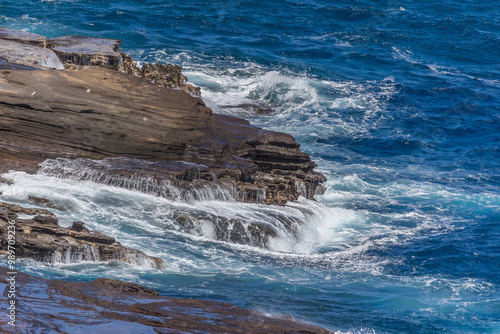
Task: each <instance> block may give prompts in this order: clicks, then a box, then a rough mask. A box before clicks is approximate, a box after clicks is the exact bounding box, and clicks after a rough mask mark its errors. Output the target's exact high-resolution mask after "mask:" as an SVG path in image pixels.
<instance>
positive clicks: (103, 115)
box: [0, 69, 325, 205]
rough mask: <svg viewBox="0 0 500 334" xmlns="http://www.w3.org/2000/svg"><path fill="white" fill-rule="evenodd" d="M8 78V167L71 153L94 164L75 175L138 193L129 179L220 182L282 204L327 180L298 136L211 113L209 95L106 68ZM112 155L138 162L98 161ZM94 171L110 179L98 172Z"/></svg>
mask: <svg viewBox="0 0 500 334" xmlns="http://www.w3.org/2000/svg"><path fill="white" fill-rule="evenodd" d="M0 82H1V83H2V91H0V106H1V110H0V131H1V132H2V137H1V138H0V148H1V150H0V161H2V159H3V161H4V163H5V166H11V165H16V164H17V165H18V166H19V167H18V168H21V169H22V170H26V171H30V170H33V169H34V168H33V165H36V164H38V163H40V162H42V161H44V160H46V159H55V158H58V157H65V158H69V159H72V160H71V161H70V162H69V164H71V163H74V164H76V165H78V164H80V166H81V163H82V162H84V163H86V164H88V165H89V168H90V169H92V168H93V169H94V171H91V172H90V173H88V174H81V173H80V174H78V175H77V174H75V177H77V179H78V178H80V179H92V177H94V179H92V180H94V181H96V182H103V183H107V182H109V180H112V181H113V180H114V181H113V182H116V184H115V185H117V186H121V184H120V182H121V181H120V180H119V179H120V178H122V179H125V181H124V182H121V183H123V185H125V187H128V188H130V189H136V190H140V189H138V188H137V185H133V186H130V182H128V181H127V179H129V180H130V179H133V178H134V177H138V176H139V177H144V180H145V181H147V182H149V181H148V180H151V179H153V182H156V184H157V185H158V184H160V183H162V182H164V181H168V182H172V183H174V185H176V186H179V187H184V188H186V189H188V188H193V187H194V188H196V187H198V186H199V187H201V188H203V187H205V186H207V185H216V186H217V187H220V188H222V189H227V190H228V191H230V192H231V193H234V194H236V195H235V198H236V199H237V200H240V201H247V202H258V203H261V202H262V203H266V204H279V205H283V204H285V203H286V202H287V201H290V200H296V199H297V198H298V196H299V195H303V196H305V197H307V198H313V196H314V194H315V193H316V192H317V190H321V187H320V184H321V183H322V182H324V181H325V178H324V176H323V175H321V174H319V173H316V172H314V171H313V169H314V167H315V166H316V165H315V163H314V162H312V161H311V160H310V157H309V155H308V154H305V153H303V152H301V151H300V145H299V144H298V143H297V142H296V141H295V140H294V138H293V137H292V136H290V135H286V134H283V133H277V132H272V131H266V130H262V129H258V128H256V127H253V126H251V125H250V124H249V123H248V122H247V121H245V120H242V119H237V118H234V117H229V116H222V115H217V114H213V113H212V111H211V110H210V109H209V108H207V107H206V106H205V104H204V103H203V101H202V100H201V99H199V98H195V97H192V96H190V95H188V94H186V93H185V92H182V91H177V90H172V89H166V88H162V87H158V86H155V85H152V84H150V83H149V82H147V81H146V80H144V79H141V78H137V77H131V76H129V75H126V74H122V73H118V72H116V71H112V70H106V69H92V70H85V71H12V70H9V71H0ZM33 92H35V94H33ZM112 157H128V158H134V159H136V160H126V159H125V160H123V159H122V160H96V159H104V158H112ZM82 158H84V159H86V160H82ZM75 159H76V160H75ZM91 159H93V161H95V163H89V161H90V160H91ZM99 161H102V163H103V165H102V166H101V167H99V163H100V162H99ZM134 161H136V162H134ZM137 161H139V162H137ZM148 161H149V162H148ZM174 162H175V163H174ZM61 163H65V164H68V160H66V161H63V162H61ZM189 164H191V165H189ZM52 165H53V166H52V167H51V168H52V169H51V170H52V171H51V173H53V174H55V175H53V176H58V173H57V172H55V171H54V170H55V169H57V163H52ZM23 166H24V167H23ZM180 166H182V167H180ZM1 167H2V166H1V165H0V171H1ZM49 169H50V168H49ZM96 169H97V172H98V171H99V169H102V170H103V171H104V173H105V174H106V175H107V176H108V177H103V178H99V177H98V173H97V174H96ZM96 175H97V177H96ZM113 175H115V176H117V178H115V179H113ZM59 176H63V175H62V174H61V173H59ZM127 185H129V186H127ZM153 185H154V184H153ZM139 188H140V187H139Z"/></svg>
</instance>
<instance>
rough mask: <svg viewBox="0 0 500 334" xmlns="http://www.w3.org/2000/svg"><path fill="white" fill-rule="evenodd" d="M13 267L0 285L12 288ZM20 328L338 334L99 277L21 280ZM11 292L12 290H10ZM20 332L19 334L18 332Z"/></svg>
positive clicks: (4, 326) (0, 325) (2, 273)
mask: <svg viewBox="0 0 500 334" xmlns="http://www.w3.org/2000/svg"><path fill="white" fill-rule="evenodd" d="M8 272H10V270H9V269H8V268H4V267H0V284H3V285H5V289H9V284H10V283H9V281H8V279H9V277H10V275H8V274H7V273H8ZM16 286H19V287H21V288H20V289H19V291H17V293H16V302H17V303H16V307H18V308H19V309H18V312H17V314H16V327H15V328H14V329H13V328H12V326H11V325H9V324H8V323H7V322H6V321H2V322H0V331H2V332H3V331H7V332H9V333H32V332H37V333H38V332H43V333H45V332H47V333H49V332H50V333H52V332H57V333H67V332H68V329H69V328H70V329H71V333H77V332H78V333H111V332H109V329H111V328H112V329H113V330H112V332H113V333H120V332H124V333H125V332H127V333H132V332H133V333H276V334H284V333H303V334H306V333H310V334H313V333H325V334H326V333H332V332H330V331H327V330H326V329H323V328H321V327H317V326H313V325H309V324H305V323H301V322H299V321H296V320H294V319H293V318H291V317H289V316H285V317H276V318H273V317H270V316H266V315H264V314H262V313H260V312H257V311H253V310H250V309H245V308H241V307H237V306H235V305H232V304H228V303H222V302H215V301H207V300H198V299H179V298H169V297H164V296H159V294H158V292H156V291H154V290H151V289H148V288H145V287H142V286H140V285H138V284H134V283H127V282H122V281H119V280H114V279H103V278H99V279H97V280H95V281H91V282H65V281H60V280H46V279H43V278H37V277H33V276H30V275H27V274H24V273H21V272H18V273H17V275H16ZM6 291H7V290H6ZM16 331H17V332H16Z"/></svg>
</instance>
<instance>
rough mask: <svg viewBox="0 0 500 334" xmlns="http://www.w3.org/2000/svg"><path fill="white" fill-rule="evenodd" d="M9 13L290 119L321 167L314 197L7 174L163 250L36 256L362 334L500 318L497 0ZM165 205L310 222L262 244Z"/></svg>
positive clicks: (495, 322)
mask: <svg viewBox="0 0 500 334" xmlns="http://www.w3.org/2000/svg"><path fill="white" fill-rule="evenodd" d="M0 25H1V26H6V27H11V28H17V29H22V30H28V31H31V32H35V33H40V34H43V35H45V36H48V37H55V36H61V35H69V34H80V35H90V36H100V37H109V38H118V39H121V40H122V42H123V43H122V50H123V51H125V52H128V53H130V54H131V55H132V57H133V58H134V59H135V60H136V61H139V63H140V64H141V63H144V62H161V63H166V62H172V63H176V64H180V65H182V66H183V67H184V70H185V73H186V75H187V76H188V79H189V80H190V82H191V83H193V84H195V85H198V86H201V87H202V96H203V98H204V99H205V101H206V103H207V104H208V105H209V106H210V107H212V109H214V111H216V112H220V113H225V114H232V115H236V116H240V117H244V118H246V119H248V120H249V121H250V122H251V123H252V124H255V125H257V126H260V127H264V128H267V129H272V130H277V131H282V132H287V133H290V134H292V135H294V136H295V137H296V138H297V141H298V142H300V143H301V144H302V149H303V150H304V151H306V152H308V153H310V154H311V156H312V158H313V160H314V161H316V162H317V163H318V165H319V170H320V171H322V172H323V173H324V174H325V175H326V176H327V177H328V182H327V184H326V185H327V189H328V190H327V192H326V194H325V195H323V196H320V197H318V198H317V199H318V202H319V203H310V202H307V201H301V202H300V203H295V204H292V205H291V206H289V207H286V208H273V209H269V208H264V207H262V206H258V205H246V204H236V203H223V202H203V203H194V204H193V203H191V204H185V203H171V202H168V203H167V201H164V200H162V199H155V198H152V197H150V196H147V195H143V194H139V193H133V192H128V191H124V190H118V189H114V188H111V187H105V186H95V185H92V186H90V187H89V186H88V184H87V183H84V182H83V183H79V182H74V181H64V180H59V181H57V182H56V181H53V180H49V179H48V177H46V176H41V175H40V176H28V175H25V174H23V173H10V174H9V175H4V177H10V178H12V179H14V180H15V181H16V183H15V184H14V186H11V187H8V189H7V188H6V189H2V190H3V192H4V194H3V195H2V196H0V199H3V200H10V201H13V202H19V203H23V201H24V202H26V199H27V196H28V195H31V194H36V195H37V196H40V195H41V194H42V195H44V197H49V198H51V199H52V200H54V201H56V202H57V201H60V202H64V203H66V204H67V205H68V207H69V208H71V209H70V210H69V211H65V212H61V213H60V215H62V216H63V217H65V219H66V220H67V222H68V224H69V223H70V221H71V220H72V219H73V220H74V219H75V218H78V219H79V220H84V221H89V222H90V226H92V227H93V228H96V229H99V230H101V231H102V232H105V233H108V234H111V235H114V236H116V237H117V238H118V240H121V241H123V243H124V244H126V245H130V246H135V247H137V246H138V245H139V246H140V247H142V248H143V250H144V251H146V252H148V253H152V254H157V255H159V256H161V257H162V258H164V259H165V260H166V261H167V262H168V269H167V270H166V271H163V272H153V271H148V270H144V269H137V268H136V269H134V270H132V269H130V268H128V267H122V266H116V265H93V264H89V263H86V264H79V265H52V266H50V265H40V264H34V263H32V262H23V264H22V265H23V266H24V267H23V268H24V269H25V270H26V271H28V272H31V273H33V274H36V275H41V276H44V277H52V278H55V277H57V278H66V279H73V280H88V279H92V278H95V277H97V276H106V277H116V278H122V279H128V280H131V281H136V282H139V283H141V284H144V285H148V286H150V287H153V288H155V289H158V290H159V291H161V292H162V294H165V295H171V296H181V297H197V298H208V299H215V300H223V301H228V302H231V303H235V304H237V305H241V306H244V307H250V308H254V309H258V310H261V311H263V312H266V313H270V314H291V315H293V316H294V317H296V318H298V319H301V320H304V321H308V322H311V323H316V324H320V325H322V326H325V327H327V328H329V329H332V330H342V331H351V332H352V333H500V273H499V269H498V268H500V267H499V263H500V224H499V223H500V107H499V106H500V66H499V59H500V6H499V5H498V3H496V2H495V1H479V0H475V1H470V0H460V1H458V0H435V1H425V0H424V1H396V0H381V1H375V0H358V1H354V0H352V1H346V0H342V1H321V0H303V1H300V2H298V1H276V0H267V1H252V2H248V1H231V0H229V1H206V2H203V1H190V0H188V1H159V0H157V1H154V0H145V1H116V0H106V1H104V0H87V1H84V0H53V1H50V0H41V1H40V0H36V1H35V0H16V1H5V0H2V1H0ZM242 104H254V105H265V106H270V107H272V108H273V110H274V112H273V113H272V114H270V115H266V116H257V115H254V114H252V112H250V111H248V110H245V109H242V108H239V107H237V106H240V105H242ZM68 194H69V195H68ZM297 207H310V208H312V211H313V213H312V214H310V215H304V214H303V212H304V210H300V208H299V209H298V208H297ZM169 210H170V211H171V210H184V211H186V212H192V211H203V212H205V213H207V212H208V213H211V214H213V215H216V214H220V215H226V216H235V215H236V216H237V215H242V219H248V220H252V219H254V220H255V219H256V220H259V219H261V220H267V219H269V220H271V219H276V221H277V222H278V224H279V221H280V219H281V218H280V217H285V216H287V217H288V216H289V217H298V218H297V219H301V220H303V221H304V222H305V223H304V225H305V227H304V229H303V230H300V231H299V232H300V233H299V237H297V238H292V237H289V236H282V237H281V239H280V240H277V241H276V244H275V245H274V246H273V247H271V248H272V249H268V250H264V249H257V248H252V247H243V246H236V245H231V244H227V243H221V242H217V241H214V240H212V239H211V233H210V228H203V227H200V229H199V230H197V231H193V233H192V235H189V234H185V233H184V234H183V233H178V232H177V231H176V230H175V227H172V226H170V227H169V223H168V222H169V213H168V212H170V211H169ZM276 212H278V213H276ZM274 215H276V216H277V217H278V218H276V217H275V216H274ZM240 218H241V217H240Z"/></svg>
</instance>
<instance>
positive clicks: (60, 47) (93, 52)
mask: <svg viewBox="0 0 500 334" xmlns="http://www.w3.org/2000/svg"><path fill="white" fill-rule="evenodd" d="M120 44H121V41H119V40H116V39H108V38H94V37H86V36H62V37H57V38H50V39H49V40H47V46H48V48H50V49H52V51H54V52H55V53H56V54H57V56H58V57H59V59H61V61H62V62H63V63H64V67H65V68H70V69H77V68H85V67H104V68H110V69H114V70H116V71H123V59H122V55H121V53H120V51H119V50H118V47H119V46H120Z"/></svg>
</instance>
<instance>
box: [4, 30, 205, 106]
mask: <svg viewBox="0 0 500 334" xmlns="http://www.w3.org/2000/svg"><path fill="white" fill-rule="evenodd" d="M120 44H121V41H119V40H116V39H109V38H97V37H87V36H75V35H71V36H62V37H56V38H50V39H47V38H46V37H44V36H41V35H38V34H33V33H30V32H25V31H19V30H14V29H8V28H3V27H0V69H2V68H5V69H23V70H25V69H63V68H65V69H91V68H95V67H104V68H109V69H113V70H116V71H119V72H124V73H127V74H129V75H134V76H139V77H142V78H146V79H147V80H149V81H150V82H153V83H155V84H156V85H158V86H160V87H168V88H174V89H180V90H184V91H186V92H188V93H189V94H191V95H194V96H200V88H199V87H195V86H193V85H190V84H188V83H187V78H186V76H184V75H183V74H182V67H181V66H179V65H172V64H167V65H163V64H145V65H144V66H143V68H138V67H137V65H136V63H134V61H133V60H132V58H131V57H130V56H129V55H127V54H126V53H123V52H121V51H120V49H119V46H120Z"/></svg>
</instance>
